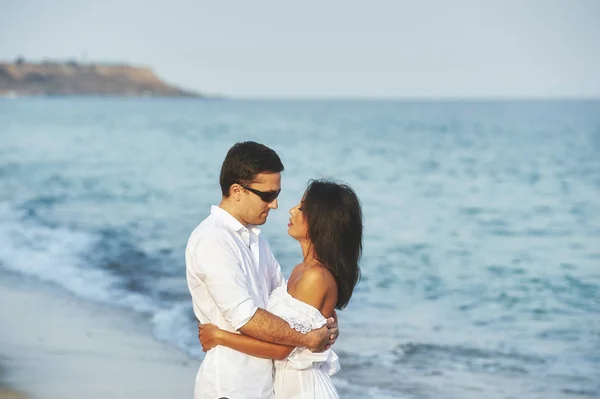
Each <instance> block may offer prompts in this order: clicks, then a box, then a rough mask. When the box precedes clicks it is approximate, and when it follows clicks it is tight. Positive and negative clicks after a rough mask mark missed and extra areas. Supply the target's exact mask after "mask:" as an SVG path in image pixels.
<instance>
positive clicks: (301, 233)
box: [288, 201, 308, 241]
mask: <svg viewBox="0 0 600 399" xmlns="http://www.w3.org/2000/svg"><path fill="white" fill-rule="evenodd" d="M302 203H303V202H302V201H300V203H299V204H298V205H296V206H295V207H293V208H292V209H290V222H289V223H288V234H289V235H290V236H291V237H293V238H295V239H296V240H298V241H301V240H306V239H307V238H308V224H307V223H306V218H305V217H304V214H303V213H302Z"/></svg>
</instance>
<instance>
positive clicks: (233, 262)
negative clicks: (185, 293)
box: [185, 206, 285, 399]
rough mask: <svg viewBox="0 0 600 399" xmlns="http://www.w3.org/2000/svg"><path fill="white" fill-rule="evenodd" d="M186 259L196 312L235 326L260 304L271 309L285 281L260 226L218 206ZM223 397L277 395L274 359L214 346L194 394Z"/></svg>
mask: <svg viewBox="0 0 600 399" xmlns="http://www.w3.org/2000/svg"><path fill="white" fill-rule="evenodd" d="M185 263H186V276H187V283H188V288H189V290H190V293H191V295H192V302H193V308H194V313H195V315H196V317H197V318H198V320H199V321H200V322H201V323H211V324H214V325H216V326H217V327H219V328H221V329H223V330H227V331H230V332H236V331H237V330H239V329H240V328H241V327H243V326H244V325H245V324H246V323H247V322H248V321H249V320H250V319H251V318H252V316H253V315H254V313H255V312H256V310H257V309H258V308H263V309H265V308H266V307H267V301H268V299H269V295H270V294H271V292H272V291H273V290H274V289H275V288H277V287H279V286H281V285H283V284H285V279H284V278H283V274H282V273H281V267H280V266H279V263H278V262H277V260H276V259H275V256H274V255H273V252H272V251H271V248H270V247H269V244H268V242H267V240H266V239H265V238H264V237H262V236H261V235H260V230H259V229H258V228H256V227H249V228H246V227H245V226H244V225H243V224H242V223H240V222H239V221H238V220H237V219H235V218H234V217H233V216H231V215H230V214H229V213H228V212H226V211H225V210H223V209H221V208H219V207H217V206H212V207H211V211H210V215H209V216H208V217H207V218H206V219H204V221H202V223H200V224H199V225H198V227H196V229H194V231H193V232H192V234H191V236H190V238H189V240H188V243H187V247H186V250H185ZM198 345H200V344H199V343H198ZM220 397H228V398H232V399H255V398H256V399H258V398H261V399H263V398H266V399H270V398H273V397H274V395H273V362H272V360H270V359H262V358H258V357H253V356H249V355H246V354H244V353H241V352H237V351H235V350H233V349H230V348H227V347H224V346H216V347H215V348H213V349H211V350H210V351H208V353H207V354H206V356H205V358H204V360H203V362H202V364H201V366H200V369H199V370H198V375H197V376H196V385H195V389H194V398H195V399H215V398H220Z"/></svg>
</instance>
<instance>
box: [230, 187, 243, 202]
mask: <svg viewBox="0 0 600 399" xmlns="http://www.w3.org/2000/svg"><path fill="white" fill-rule="evenodd" d="M242 193H243V188H242V186H240V185H239V184H237V183H233V184H232V185H231V186H230V187H229V196H230V197H231V198H233V199H234V200H236V201H240V200H241V199H242Z"/></svg>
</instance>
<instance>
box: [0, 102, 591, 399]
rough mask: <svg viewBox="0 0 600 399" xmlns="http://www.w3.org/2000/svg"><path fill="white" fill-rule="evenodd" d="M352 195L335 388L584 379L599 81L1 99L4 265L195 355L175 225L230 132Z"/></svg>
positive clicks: (561, 394) (473, 389)
mask: <svg viewBox="0 0 600 399" xmlns="http://www.w3.org/2000/svg"><path fill="white" fill-rule="evenodd" d="M242 140H256V141H260V142H263V143H265V144H267V145H269V146H271V147H272V148H274V149H275V150H276V151H277V152H278V153H279V154H280V156H281V158H282V161H283V163H284V165H285V167H286V171H285V172H284V175H283V192H282V194H281V197H280V198H281V200H280V209H279V210H277V211H275V212H272V213H271V215H270V217H269V221H268V222H267V224H266V225H265V226H264V228H263V232H264V233H265V234H266V236H267V237H268V238H269V241H270V242H271V246H272V247H273V250H274V252H275V254H276V255H277V257H278V259H279V261H280V263H281V265H282V267H283V269H284V274H286V275H288V274H289V272H290V271H291V269H292V267H293V266H294V265H295V264H297V263H298V262H299V261H300V260H301V259H300V255H301V253H300V249H299V247H298V245H297V244H296V242H295V241H294V240H292V239H291V238H289V237H287V235H286V230H287V219H288V213H287V211H288V209H289V208H291V207H292V206H293V205H295V203H296V202H297V201H298V200H299V199H300V197H301V195H302V192H303V190H304V187H305V186H306V183H307V182H308V180H309V179H310V178H315V177H329V178H335V179H338V180H341V181H344V182H347V183H349V184H350V185H351V186H353V187H354V188H355V189H356V191H357V193H358V195H359V197H360V198H361V200H362V203H363V210H364V215H365V243H364V244H365V250H364V256H363V259H362V262H361V266H362V270H363V277H362V280H361V282H360V284H359V285H358V287H357V290H356V292H355V295H354V296H353V298H352V301H351V303H350V305H349V306H348V308H347V309H346V310H344V311H343V312H341V314H340V323H341V330H342V333H341V337H340V340H339V342H338V344H337V345H336V348H335V349H336V351H337V352H338V353H339V354H340V357H341V362H342V368H343V369H342V371H341V372H340V373H339V374H338V375H337V376H336V377H335V383H336V385H337V387H338V389H339V390H340V393H341V394H342V397H347V398H369V397H372V398H385V397H399V398H471V397H473V398H479V397H483V396H484V395H485V397H488V398H511V397H528V398H530V397H531V398H533V397H540V398H541V397H544V398H547V397H551V398H571V397H600V195H599V194H600V156H599V154H600V102H598V101H596V102H594V101H588V102H541V101H538V102H393V101H386V102H376V101H371V102H366V101H365V102H359V101H356V102H352V101H347V102H334V101H329V102H317V101H314V102H311V101H304V102H301V101H298V102H293V101H288V102H267V101H247V102H243V101H219V102H206V101H201V100H194V99H171V100H155V99H147V100H138V99H123V100H120V99H83V98H75V99H60V98H54V99H53V98H48V99H14V100H0V268H4V269H8V270H12V271H17V272H19V273H22V274H23V275H25V276H33V277H35V278H39V279H42V280H46V281H51V282H54V283H56V284H59V285H61V286H63V287H64V288H65V289H67V290H69V291H71V292H73V293H74V294H75V295H78V296H80V297H82V298H86V299H91V300H95V301H100V302H105V303H109V304H113V305H114V306H119V307H126V308H130V309H133V310H136V311H138V312H140V313H143V314H144V315H146V317H147V320H148V323H150V324H151V325H152V326H153V329H154V333H155V335H156V337H157V338H158V339H161V340H164V341H166V342H168V343H170V344H172V345H174V346H177V347H179V348H182V349H184V350H186V351H188V352H189V353H190V354H191V355H192V356H194V357H201V356H202V353H201V350H200V346H199V344H198V343H197V340H196V337H195V334H196V325H195V322H194V320H193V314H192V310H191V302H190V298H189V294H188V292H187V286H186V283H185V275H184V258H183V251H184V248H185V243H186V241H187V238H188V235H189V234H190V232H191V231H192V230H193V228H194V227H195V226H196V224H197V223H199V222H200V221H201V220H202V219H203V218H204V217H205V216H206V215H207V214H208V211H209V207H210V205H211V204H216V203H218V201H219V193H220V191H219V187H218V173H219V168H220V164H221V162H222V159H223V157H224V155H225V153H226V152H227V149H228V148H229V147H230V146H231V145H232V144H233V143H234V142H236V141H242Z"/></svg>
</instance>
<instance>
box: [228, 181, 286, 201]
mask: <svg viewBox="0 0 600 399" xmlns="http://www.w3.org/2000/svg"><path fill="white" fill-rule="evenodd" d="M238 184H240V183H238ZM240 186H241V187H242V188H245V189H246V190H248V191H250V192H251V193H254V194H256V195H258V196H259V197H260V199H261V200H263V201H264V202H266V203H267V204H270V203H271V202H273V201H275V200H276V199H277V197H278V196H279V193H280V192H281V190H277V191H260V190H255V189H253V188H250V187H247V186H244V185H243V184H240Z"/></svg>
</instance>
